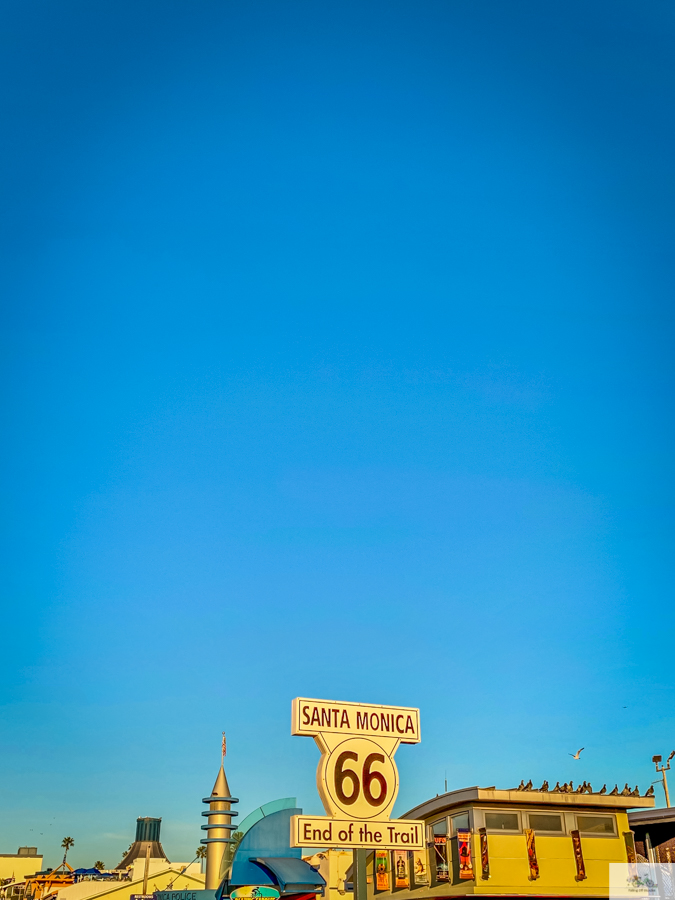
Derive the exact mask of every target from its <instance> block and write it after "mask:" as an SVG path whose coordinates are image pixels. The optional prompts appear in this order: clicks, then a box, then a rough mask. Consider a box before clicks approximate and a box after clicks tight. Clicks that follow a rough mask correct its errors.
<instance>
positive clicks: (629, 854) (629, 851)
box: [623, 831, 637, 878]
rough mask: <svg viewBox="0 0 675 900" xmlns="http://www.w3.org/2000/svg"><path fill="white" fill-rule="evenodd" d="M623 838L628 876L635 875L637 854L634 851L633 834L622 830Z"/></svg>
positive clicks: (632, 876)
mask: <svg viewBox="0 0 675 900" xmlns="http://www.w3.org/2000/svg"><path fill="white" fill-rule="evenodd" d="M623 840H624V843H625V845H626V859H627V860H628V874H629V877H630V878H634V877H635V876H636V875H637V855H636V853H635V835H634V834H633V832H632V831H624V833H623Z"/></svg>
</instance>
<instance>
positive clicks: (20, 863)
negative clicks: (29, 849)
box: [0, 855, 43, 881]
mask: <svg viewBox="0 0 675 900" xmlns="http://www.w3.org/2000/svg"><path fill="white" fill-rule="evenodd" d="M42 859H43V857H42V855H40V856H0V879H2V880H4V879H5V878H12V877H13V878H14V881H23V880H24V879H25V877H26V875H34V874H35V873H36V872H39V871H40V869H42Z"/></svg>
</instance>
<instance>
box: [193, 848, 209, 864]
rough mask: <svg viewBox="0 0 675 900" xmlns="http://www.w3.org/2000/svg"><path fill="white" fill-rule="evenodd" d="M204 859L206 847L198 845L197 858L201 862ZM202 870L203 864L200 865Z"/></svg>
mask: <svg viewBox="0 0 675 900" xmlns="http://www.w3.org/2000/svg"><path fill="white" fill-rule="evenodd" d="M203 859H206V847H204V846H202V847H197V849H196V850H195V860H199V861H200V863H201V861H202V860H203ZM199 868H200V870H201V869H202V868H203V866H202V865H200V866H199Z"/></svg>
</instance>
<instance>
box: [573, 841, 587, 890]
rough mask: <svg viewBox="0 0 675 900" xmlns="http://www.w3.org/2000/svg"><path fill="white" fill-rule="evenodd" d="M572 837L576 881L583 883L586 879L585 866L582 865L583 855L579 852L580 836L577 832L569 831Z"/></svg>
mask: <svg viewBox="0 0 675 900" xmlns="http://www.w3.org/2000/svg"><path fill="white" fill-rule="evenodd" d="M570 834H571V835H572V847H573V848H574V862H575V863H576V865H577V881H583V880H584V879H585V878H586V866H585V865H584V854H583V852H582V850H581V835H580V834H579V832H578V831H570Z"/></svg>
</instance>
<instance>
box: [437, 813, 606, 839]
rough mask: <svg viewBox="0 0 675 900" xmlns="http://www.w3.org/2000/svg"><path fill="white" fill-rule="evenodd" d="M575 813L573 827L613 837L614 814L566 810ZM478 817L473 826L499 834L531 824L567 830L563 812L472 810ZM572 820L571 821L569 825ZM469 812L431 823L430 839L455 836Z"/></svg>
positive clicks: (552, 830) (546, 829) (545, 830)
mask: <svg viewBox="0 0 675 900" xmlns="http://www.w3.org/2000/svg"><path fill="white" fill-rule="evenodd" d="M570 816H572V817H573V819H574V824H573V825H572V828H575V829H576V830H578V831H579V833H580V834H583V835H588V836H589V837H592V836H594V835H595V836H597V835H604V836H605V837H614V836H615V835H616V822H615V819H614V816H611V815H607V816H603V815H587V814H586V813H567V817H568V819H569V817H570ZM473 817H474V820H475V819H482V822H484V826H483V824H482V822H481V823H478V824H476V822H475V821H474V827H485V829H486V830H487V831H488V832H493V833H494V832H496V833H499V834H502V833H506V834H509V833H510V834H518V833H520V832H522V831H523V830H524V829H525V828H531V829H532V830H533V831H536V832H539V833H542V834H551V835H555V834H566V833H567V829H566V827H565V818H564V816H563V814H562V813H557V812H525V811H521V810H499V811H497V810H490V809H485V810H478V809H476V810H473ZM569 824H570V823H569V822H568V825H569ZM470 827H471V826H470V819H469V812H468V811H467V812H461V813H457V814H456V815H454V816H447V817H445V818H443V819H439V820H438V821H437V822H434V823H433V825H431V835H430V840H433V838H434V837H442V836H443V835H446V836H447V835H450V836H454V835H456V834H457V830H458V829H461V828H470Z"/></svg>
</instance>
